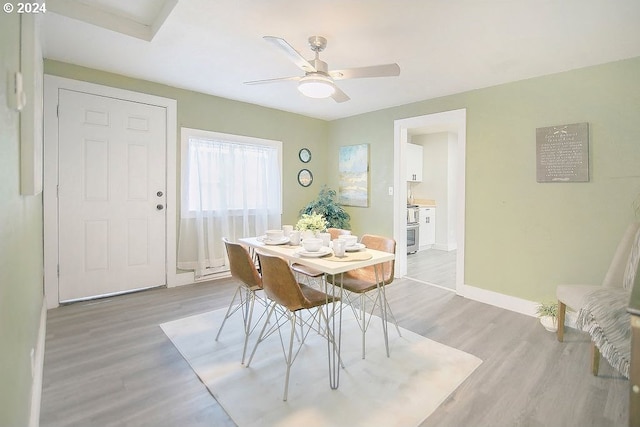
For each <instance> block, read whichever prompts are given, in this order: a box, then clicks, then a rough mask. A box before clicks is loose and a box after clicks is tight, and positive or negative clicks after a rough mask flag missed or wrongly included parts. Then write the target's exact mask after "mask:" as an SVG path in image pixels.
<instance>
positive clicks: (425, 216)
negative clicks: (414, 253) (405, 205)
mask: <svg viewBox="0 0 640 427" xmlns="http://www.w3.org/2000/svg"><path fill="white" fill-rule="evenodd" d="M435 244H436V208H426V207H421V208H420V250H423V249H430V248H432V247H433V245H435Z"/></svg>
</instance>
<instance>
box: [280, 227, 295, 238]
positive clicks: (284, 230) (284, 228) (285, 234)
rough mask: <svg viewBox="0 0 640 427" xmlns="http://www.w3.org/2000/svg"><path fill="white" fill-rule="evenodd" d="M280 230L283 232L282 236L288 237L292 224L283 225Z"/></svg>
mask: <svg viewBox="0 0 640 427" xmlns="http://www.w3.org/2000/svg"><path fill="white" fill-rule="evenodd" d="M282 231H283V232H284V237H289V235H290V234H291V232H292V231H293V225H283V226H282Z"/></svg>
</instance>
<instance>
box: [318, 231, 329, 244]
mask: <svg viewBox="0 0 640 427" xmlns="http://www.w3.org/2000/svg"><path fill="white" fill-rule="evenodd" d="M318 237H320V238H321V239H322V246H327V247H328V246H329V243H330V242H331V233H319V234H318Z"/></svg>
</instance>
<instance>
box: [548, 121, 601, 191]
mask: <svg viewBox="0 0 640 427" xmlns="http://www.w3.org/2000/svg"><path fill="white" fill-rule="evenodd" d="M536 173H537V179H536V180H537V181H538V182H588V181H589V123H574V124H570V125H560V126H550V127H545V128H537V129H536Z"/></svg>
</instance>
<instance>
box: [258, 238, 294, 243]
mask: <svg viewBox="0 0 640 427" xmlns="http://www.w3.org/2000/svg"><path fill="white" fill-rule="evenodd" d="M258 241H259V242H262V243H264V244H265V245H284V244H285V243H289V238H288V237H285V236H283V237H281V238H279V239H278V240H269V239H267V236H260V237H258Z"/></svg>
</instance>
